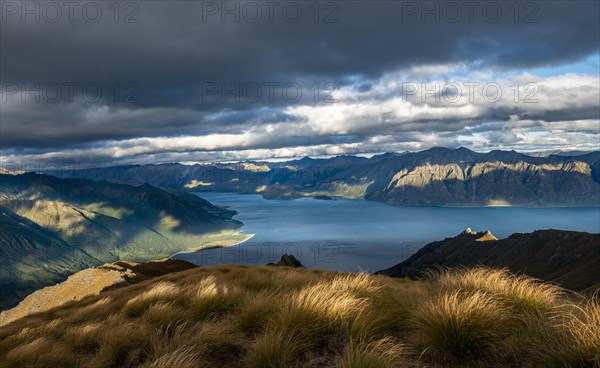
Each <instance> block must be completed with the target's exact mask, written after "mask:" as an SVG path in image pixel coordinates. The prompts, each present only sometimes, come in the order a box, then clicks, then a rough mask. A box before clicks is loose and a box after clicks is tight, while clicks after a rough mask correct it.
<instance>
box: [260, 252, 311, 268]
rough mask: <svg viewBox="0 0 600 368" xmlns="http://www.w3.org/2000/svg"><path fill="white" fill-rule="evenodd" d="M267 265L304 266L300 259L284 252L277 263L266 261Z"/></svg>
mask: <svg viewBox="0 0 600 368" xmlns="http://www.w3.org/2000/svg"><path fill="white" fill-rule="evenodd" d="M267 266H283V267H301V268H305V267H304V265H302V263H300V261H299V260H298V259H297V258H296V257H294V256H293V255H291V254H287V253H286V254H284V255H282V256H281V259H280V260H279V262H277V263H267Z"/></svg>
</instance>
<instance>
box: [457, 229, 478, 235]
mask: <svg viewBox="0 0 600 368" xmlns="http://www.w3.org/2000/svg"><path fill="white" fill-rule="evenodd" d="M476 234H477V232H475V231H473V229H471V228H470V227H468V228H466V229H465V231H463V232H462V233H460V235H476Z"/></svg>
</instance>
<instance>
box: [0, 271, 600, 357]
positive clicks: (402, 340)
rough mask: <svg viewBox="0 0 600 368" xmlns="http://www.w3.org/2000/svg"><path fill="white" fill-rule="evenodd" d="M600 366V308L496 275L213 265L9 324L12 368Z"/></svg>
mask: <svg viewBox="0 0 600 368" xmlns="http://www.w3.org/2000/svg"><path fill="white" fill-rule="evenodd" d="M5 366H6V367H11V368H12V367H36V368H37V367H52V368H58V367H61V368H62V367H66V368H69V367H86V368H87V367H90V368H96V367H143V368H167V367H177V368H180V367H181V368H188V367H190V368H191V367H206V368H213V367H214V368H217V367H260V368H268V367H278V368H286V367H289V368H299V367H325V368H333V367H339V368H363V367H364V368H367V367H368V368H378V367H383V368H387V367H430V366H438V367H443V366H513V367H538V366H540V367H585V368H587V367H596V368H597V367H599V366H600V307H599V305H598V300H596V299H591V300H585V299H584V298H582V297H579V296H576V295H574V294H572V293H566V292H564V291H563V290H561V289H560V288H558V287H556V286H554V285H547V284H543V283H540V282H539V281H537V280H534V279H531V278H528V277H525V276H517V275H512V274H510V273H509V272H507V271H506V270H489V269H484V268H475V269H469V270H466V269H463V270H445V271H441V272H438V273H435V274H432V275H431V277H430V278H429V280H425V281H410V280H398V279H391V278H387V277H383V276H372V275H367V274H363V273H360V274H350V273H337V272H327V271H309V270H304V269H289V268H280V267H238V266H219V267H203V268H198V269H192V270H187V271H182V272H179V273H174V274H169V275H165V276H162V277H158V278H155V279H152V280H148V281H144V282H141V283H139V284H136V285H133V286H130V287H127V288H122V289H116V290H110V291H106V292H104V293H102V294H101V295H99V296H96V297H90V298H88V299H85V300H82V301H80V302H75V303H70V304H69V305H65V306H63V307H61V308H58V309H55V310H52V311H48V312H45V313H40V314H36V315H31V316H28V317H25V318H22V319H20V320H18V321H15V322H14V323H12V324H10V325H7V326H0V367H5Z"/></svg>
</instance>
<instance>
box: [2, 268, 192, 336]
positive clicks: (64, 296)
mask: <svg viewBox="0 0 600 368" xmlns="http://www.w3.org/2000/svg"><path fill="white" fill-rule="evenodd" d="M194 267H196V266H195V265H194V264H192V263H189V262H186V261H183V260H179V259H163V260H158V261H150V262H146V263H136V262H124V261H121V262H117V263H113V264H105V265H103V266H100V267H95V268H90V269H86V270H83V271H79V272H77V273H75V274H73V275H71V276H70V277H69V278H68V279H67V280H65V281H64V282H61V283H59V284H56V285H54V286H48V287H45V288H43V289H41V290H38V291H35V292H34V293H32V294H30V295H29V296H27V297H26V298H25V299H24V300H23V301H21V302H20V303H19V305H17V306H16V307H14V308H12V309H9V310H7V311H4V312H1V313H0V326H1V325H4V324H7V323H10V322H12V321H14V320H16V319H19V318H21V317H24V316H26V315H29V314H33V313H37V312H44V311H47V310H50V309H52V308H55V307H58V306H60V305H63V304H65V303H68V302H74V301H79V300H82V299H85V298H87V297H89V296H94V295H98V294H100V293H101V292H103V291H105V290H109V289H115V288H119V287H123V286H127V285H131V284H135V283H138V282H141V281H144V280H148V279H150V278H153V277H158V276H162V275H166V274H168V273H171V272H177V271H184V270H188V269H191V268H194Z"/></svg>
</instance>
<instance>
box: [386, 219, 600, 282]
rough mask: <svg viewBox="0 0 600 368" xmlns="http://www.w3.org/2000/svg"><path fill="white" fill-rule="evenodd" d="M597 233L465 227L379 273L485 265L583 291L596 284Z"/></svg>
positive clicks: (419, 273)
mask: <svg viewBox="0 0 600 368" xmlns="http://www.w3.org/2000/svg"><path fill="white" fill-rule="evenodd" d="M599 264H600V234H589V233H584V232H575V231H562V230H538V231H535V232H533V233H530V234H522V233H517V234H513V235H511V236H509V237H508V238H506V239H500V240H498V239H497V238H496V237H495V236H493V235H492V234H491V233H490V232H489V231H482V232H474V231H472V230H471V229H467V230H465V231H464V232H462V233H461V234H459V235H458V236H456V237H453V238H447V239H444V240H442V241H437V242H433V243H429V244H427V245H425V246H424V247H423V248H421V249H420V250H419V251H418V252H416V253H415V254H414V255H413V256H411V257H410V258H408V259H407V260H406V261H404V262H402V263H399V264H397V265H395V266H393V267H390V268H388V269H386V270H382V271H379V272H377V273H378V274H383V275H388V276H392V277H410V278H419V277H422V276H424V275H425V274H426V273H427V272H428V271H431V270H435V269H437V268H440V267H442V268H445V267H449V268H456V267H475V266H480V265H482V266H488V267H494V268H508V269H509V270H510V271H511V272H513V273H519V274H527V275H529V276H532V277H535V278H538V279H541V280H544V281H549V282H555V283H558V284H560V285H562V286H563V287H565V288H568V289H571V290H575V291H580V292H584V293H593V292H595V291H596V290H598V289H600V273H599V272H598V265H599Z"/></svg>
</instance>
